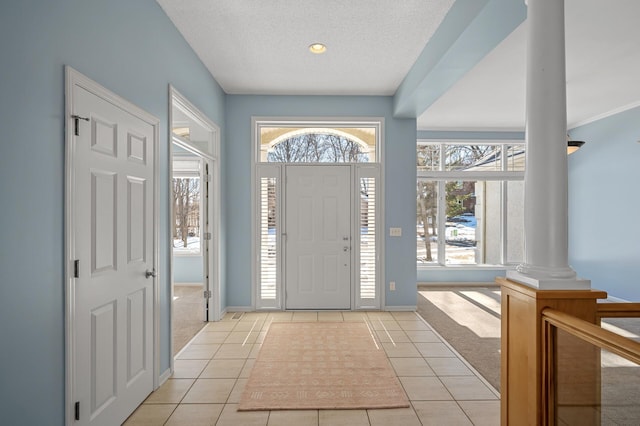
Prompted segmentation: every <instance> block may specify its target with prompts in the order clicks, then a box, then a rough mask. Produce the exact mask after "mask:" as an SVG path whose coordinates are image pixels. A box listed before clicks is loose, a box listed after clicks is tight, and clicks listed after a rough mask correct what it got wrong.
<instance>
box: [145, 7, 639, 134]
mask: <svg viewBox="0 0 640 426" xmlns="http://www.w3.org/2000/svg"><path fill="white" fill-rule="evenodd" d="M157 1H158V3H159V4H160V5H161V7H162V8H163V9H164V10H165V12H166V13H167V15H168V16H169V18H170V19H171V20H172V21H173V23H174V24H175V26H176V27H177V28H178V30H179V31H180V32H181V33H182V34H183V36H184V37H185V39H186V40H187V42H188V43H189V44H190V45H191V46H192V48H193V49H194V51H195V52H196V53H197V54H198V56H199V57H200V58H201V60H202V61H203V63H204V64H205V66H206V67H207V68H208V69H209V71H210V72H211V74H212V75H213V76H214V77H215V79H216V80H217V81H218V83H219V84H220V85H221V86H222V88H223V90H224V91H225V92H227V93H230V94H274V95H280V94H295V95H301V94H305V95H315V94H322V95H325V94H330V95H336V94H339V95H393V94H394V93H395V92H396V90H397V88H398V86H399V85H400V83H401V82H402V80H403V78H404V77H405V75H406V74H407V72H409V70H410V69H411V67H412V66H413V64H414V62H415V61H416V59H417V57H418V55H420V53H421V52H422V50H423V48H424V46H425V45H426V44H427V43H428V41H429V39H430V38H431V36H432V35H433V33H434V32H435V31H436V29H437V27H438V26H439V25H440V24H441V22H442V20H443V18H444V16H445V15H446V13H447V11H448V10H449V8H450V7H451V6H452V4H453V3H454V0H401V1H398V0H349V1H344V0H324V1H317V0H315V1H314V0H272V1H266V0H263V1H249V0H216V1H212V0H157ZM514 1H524V0H514ZM565 10H566V50H567V115H568V124H569V127H570V128H571V127H575V125H576V124H581V123H584V122H588V121H591V120H593V119H596V118H599V117H601V116H604V115H607V114H610V113H612V112H617V111H620V110H622V109H625V108H628V107H629V106H637V105H640V49H639V47H640V25H638V24H637V22H636V21H637V18H638V17H640V1H638V0H606V1H605V0H566V1H565ZM314 42H322V43H325V44H326V45H327V46H328V50H327V52H326V53H325V54H324V55H320V56H317V55H312V54H311V53H309V51H308V45H309V44H311V43H314ZM525 55H526V22H525V23H523V24H522V25H521V26H520V27H519V28H517V29H516V30H515V31H514V32H513V33H512V34H511V35H510V36H509V37H507V38H506V39H505V40H504V41H503V42H502V43H500V44H499V45H498V46H497V47H496V48H495V49H494V50H493V51H492V52H490V53H489V54H488V55H487V56H486V57H485V58H484V59H483V60H481V61H480V62H479V63H478V64H477V65H476V66H475V67H474V68H473V69H471V71H469V72H468V73H467V74H466V75H465V76H463V77H462V78H461V79H460V80H459V81H458V82H457V83H456V84H455V85H454V86H453V87H451V88H450V90H448V91H447V92H446V93H445V94H444V95H443V96H441V97H440V98H439V99H438V100H436V101H435V102H434V103H433V104H432V105H431V106H430V107H429V108H428V109H427V110H426V111H425V112H424V113H423V114H422V115H421V116H419V117H418V129H425V130H426V129H430V130H522V129H524V118H525V71H526V66H525Z"/></svg>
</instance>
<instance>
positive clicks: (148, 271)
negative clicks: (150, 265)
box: [144, 269, 158, 278]
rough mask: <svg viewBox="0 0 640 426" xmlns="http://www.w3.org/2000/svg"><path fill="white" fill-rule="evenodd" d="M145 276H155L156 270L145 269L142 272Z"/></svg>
mask: <svg viewBox="0 0 640 426" xmlns="http://www.w3.org/2000/svg"><path fill="white" fill-rule="evenodd" d="M144 276H145V278H151V277H157V276H158V274H157V273H156V270H155V269H154V270H153V271H150V270H148V269H147V270H146V271H145V273H144Z"/></svg>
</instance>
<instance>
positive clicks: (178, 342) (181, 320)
mask: <svg viewBox="0 0 640 426" xmlns="http://www.w3.org/2000/svg"><path fill="white" fill-rule="evenodd" d="M173 297H174V300H173V316H172V319H171V322H172V327H173V355H174V356H175V355H176V354H177V353H178V352H180V350H181V349H182V348H183V347H184V346H185V345H186V344H187V343H189V341H190V340H191V339H193V336H195V335H196V334H198V332H199V331H200V330H201V329H202V327H204V326H205V322H204V321H203V318H202V317H203V313H202V310H203V304H204V302H203V297H202V285H193V286H192V285H176V286H174V287H173Z"/></svg>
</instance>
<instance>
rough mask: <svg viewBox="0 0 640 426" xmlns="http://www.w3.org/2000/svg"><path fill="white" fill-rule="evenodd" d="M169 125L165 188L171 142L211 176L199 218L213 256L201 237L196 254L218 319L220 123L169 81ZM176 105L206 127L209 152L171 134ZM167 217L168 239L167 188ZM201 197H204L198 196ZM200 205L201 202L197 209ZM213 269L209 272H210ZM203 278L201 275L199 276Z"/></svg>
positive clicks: (212, 314) (212, 315) (213, 318)
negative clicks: (205, 272) (205, 270)
mask: <svg viewBox="0 0 640 426" xmlns="http://www.w3.org/2000/svg"><path fill="white" fill-rule="evenodd" d="M168 99H169V105H168V109H169V125H168V133H169V134H168V141H169V143H168V144H167V149H168V158H169V191H171V188H172V182H173V159H174V154H173V150H172V146H173V144H176V145H178V146H180V147H181V148H183V149H185V150H187V151H189V152H191V153H192V154H194V155H195V156H197V157H199V158H200V160H201V161H202V163H201V164H202V170H201V177H202V176H203V174H204V169H205V167H206V165H207V164H208V165H209V176H211V182H209V184H210V191H209V194H210V196H209V199H208V203H209V206H208V207H209V208H208V218H204V217H203V215H202V213H201V214H200V216H201V221H202V223H204V220H208V221H209V223H210V227H211V235H212V239H211V241H209V253H211V252H213V256H211V258H209V259H207V258H205V254H204V252H203V250H202V247H203V245H202V243H203V242H204V239H203V238H201V247H200V250H201V251H200V254H199V255H198V256H201V257H202V258H203V267H205V266H206V267H208V270H209V288H208V290H210V291H211V298H210V299H209V301H208V305H209V321H218V320H220V319H221V318H222V315H223V314H222V313H221V312H220V310H221V307H222V297H221V294H222V293H221V285H220V283H221V280H222V278H221V271H220V264H221V262H220V256H221V251H222V246H221V241H220V217H221V209H220V199H221V198H220V197H221V195H220V191H221V185H220V167H219V153H220V127H219V126H218V125H217V124H215V123H214V122H213V121H211V120H210V119H209V118H208V117H207V116H206V115H204V113H202V112H201V111H200V110H199V109H198V108H197V107H196V106H195V105H193V104H192V103H191V102H190V101H189V100H188V99H187V98H186V97H185V96H183V95H182V94H181V93H180V92H179V91H178V90H177V89H176V88H175V87H174V86H173V85H171V84H169V96H168ZM174 107H175V108H177V109H179V110H180V111H181V112H182V113H183V114H185V115H187V116H188V117H189V118H190V119H191V120H193V121H194V122H195V123H196V124H197V125H199V126H200V127H203V128H204V129H207V130H208V131H209V132H210V136H211V152H205V151H203V150H202V149H200V148H198V147H197V146H195V145H193V144H192V143H191V142H190V141H188V140H187V139H184V138H182V137H180V136H178V135H175V134H173V132H172V123H173V108H174ZM176 157H179V155H176ZM206 183H207V182H205V180H204V179H201V191H204V185H205V184H206ZM168 196H169V220H168V221H167V235H168V238H169V240H170V241H171V240H172V238H171V236H172V232H173V230H172V225H171V218H172V217H173V204H172V203H171V202H170V200H171V193H170V192H169V194H168ZM202 199H204V197H202ZM202 208H203V206H202V205H201V209H202ZM202 223H201V225H202ZM200 228H201V231H200V232H201V235H202V234H203V232H204V226H201V227H200ZM173 256H174V255H173V250H170V253H169V277H170V278H169V280H170V287H171V289H170V292H171V296H170V302H169V303H170V307H171V308H170V311H171V314H170V315H171V321H170V327H169V336H170V338H169V340H170V342H171V345H172V346H173V287H174V285H176V283H175V282H174V278H173V269H174V268H173ZM212 271H213V272H212ZM203 278H204V277H203ZM174 359H175V357H174V356H171V357H170V361H169V363H170V371H174Z"/></svg>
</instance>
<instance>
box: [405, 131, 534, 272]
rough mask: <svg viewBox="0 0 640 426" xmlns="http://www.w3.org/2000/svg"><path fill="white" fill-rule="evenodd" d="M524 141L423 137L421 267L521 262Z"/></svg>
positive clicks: (419, 216) (420, 150) (418, 220)
mask: <svg viewBox="0 0 640 426" xmlns="http://www.w3.org/2000/svg"><path fill="white" fill-rule="evenodd" d="M524 159H525V153H524V143H523V142H519V141H505V142H493V141H491V142H487V141H482V142H475V141H438V142H434V141H418V144H417V169H418V180H417V187H416V189H417V190H416V193H417V215H416V241H417V263H418V266H463V265H476V266H478V265H504V264H517V263H520V262H521V261H522V255H523V235H524V232H523V226H524V225H523V215H522V204H523V188H524V186H523V182H522V181H523V179H524V164H525V161H524Z"/></svg>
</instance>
